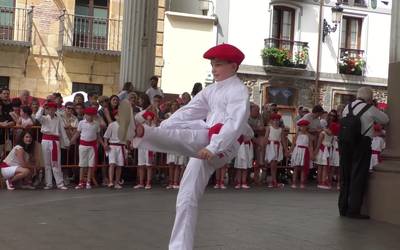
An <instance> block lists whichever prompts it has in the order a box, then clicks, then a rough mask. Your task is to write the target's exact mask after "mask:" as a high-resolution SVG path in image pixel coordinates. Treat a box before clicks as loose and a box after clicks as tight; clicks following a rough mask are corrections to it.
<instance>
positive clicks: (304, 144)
mask: <svg viewBox="0 0 400 250" xmlns="http://www.w3.org/2000/svg"><path fill="white" fill-rule="evenodd" d="M309 143H310V138H309V137H308V135H306V134H299V135H298V136H297V139H296V145H295V146H294V149H293V152H292V158H291V165H292V166H293V167H305V168H309V167H310V150H309V148H308V146H309Z"/></svg>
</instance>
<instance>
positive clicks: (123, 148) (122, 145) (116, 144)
mask: <svg viewBox="0 0 400 250" xmlns="http://www.w3.org/2000/svg"><path fill="white" fill-rule="evenodd" d="M110 146H118V147H121V150H122V157H124V163H125V164H126V158H125V144H122V143H110Z"/></svg>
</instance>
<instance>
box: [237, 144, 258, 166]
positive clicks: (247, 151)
mask: <svg viewBox="0 0 400 250" xmlns="http://www.w3.org/2000/svg"><path fill="white" fill-rule="evenodd" d="M253 157H254V155H253V145H252V144H251V143H250V144H246V143H243V144H241V145H240V147H239V150H238V153H237V156H236V158H235V164H234V168H239V169H248V168H251V167H252V163H253Z"/></svg>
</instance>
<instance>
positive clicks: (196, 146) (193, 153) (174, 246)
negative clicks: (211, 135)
mask: <svg viewBox="0 0 400 250" xmlns="http://www.w3.org/2000/svg"><path fill="white" fill-rule="evenodd" d="M133 144H134V146H136V147H139V148H142V147H144V148H147V149H150V150H153V151H157V152H166V153H176V154H180V155H184V156H190V157H191V158H190V160H189V163H188V165H187V167H186V170H185V172H184V174H183V178H182V181H181V184H180V188H179V192H178V198H177V201H176V216H175V223H174V227H173V229H172V234H171V239H170V243H169V249H170V250H178V249H179V250H192V249H193V242H194V235H195V229H196V223H197V213H198V208H197V207H198V202H199V200H200V198H201V196H202V195H203V193H204V190H205V188H206V186H207V184H208V181H209V179H210V177H211V175H212V174H213V172H214V171H215V170H216V169H218V168H220V167H222V166H224V165H225V164H226V163H228V162H230V161H231V160H232V159H233V157H235V155H236V154H237V150H238V148H239V143H237V142H235V143H234V145H232V146H231V147H230V148H229V149H228V150H227V151H226V152H223V153H222V155H220V156H216V157H214V158H213V159H212V160H210V161H207V160H201V159H197V158H195V157H197V152H198V151H199V150H200V149H202V148H204V147H205V146H207V145H208V144H209V140H208V129H196V130H189V129H165V128H160V127H147V126H146V127H145V133H144V136H143V137H142V138H135V139H134V140H133Z"/></svg>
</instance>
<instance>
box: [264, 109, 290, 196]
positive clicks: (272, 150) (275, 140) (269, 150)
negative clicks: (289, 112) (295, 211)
mask: <svg viewBox="0 0 400 250" xmlns="http://www.w3.org/2000/svg"><path fill="white" fill-rule="evenodd" d="M281 118H282V117H281V115H279V114H272V115H271V117H270V123H271V125H270V126H267V127H266V131H265V142H266V145H267V146H266V149H265V160H266V162H267V163H268V164H270V167H271V179H272V180H271V182H270V183H269V184H268V187H270V188H277V187H283V184H282V183H278V181H277V178H276V172H277V167H278V162H281V161H282V160H283V155H284V154H285V155H288V151H287V144H286V142H287V140H286V139H285V134H284V133H283V129H282V127H281V126H280V121H281Z"/></svg>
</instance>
